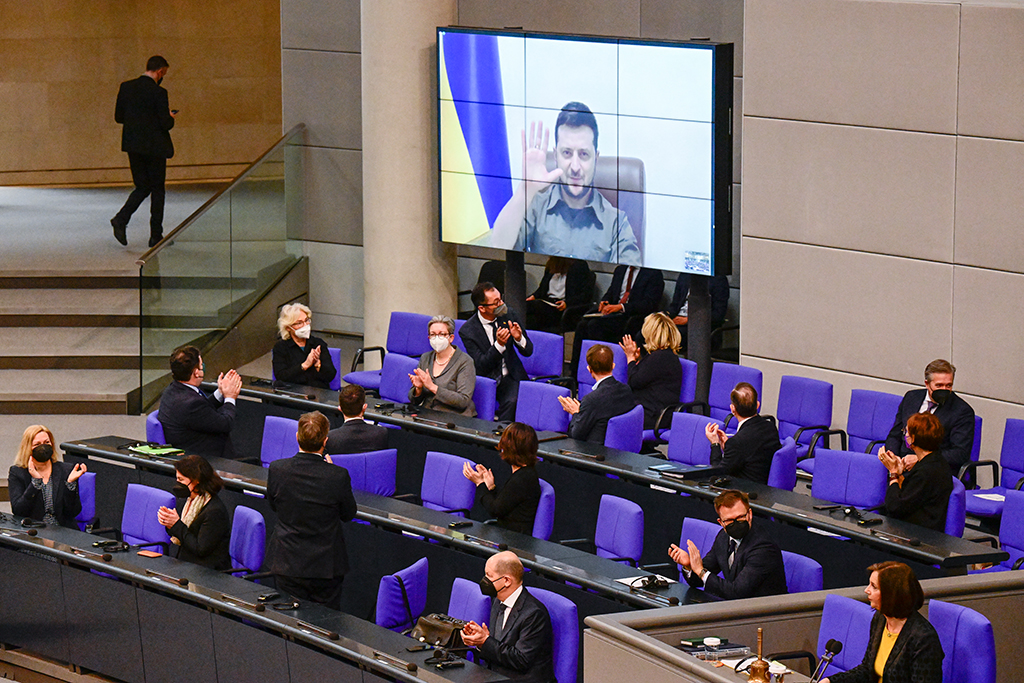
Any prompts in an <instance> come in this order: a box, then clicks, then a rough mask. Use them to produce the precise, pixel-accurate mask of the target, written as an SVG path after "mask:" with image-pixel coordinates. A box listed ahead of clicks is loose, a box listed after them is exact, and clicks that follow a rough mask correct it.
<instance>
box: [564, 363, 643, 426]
mask: <svg viewBox="0 0 1024 683" xmlns="http://www.w3.org/2000/svg"><path fill="white" fill-rule="evenodd" d="M614 359H615V356H614V355H612V350H611V349H610V348H608V347H607V346H605V345H604V344H594V345H593V346H591V347H590V350H589V351H587V371H588V372H589V373H590V376H591V377H593V378H594V388H593V390H591V392H590V393H589V394H587V395H586V396H584V397H583V400H582V401H578V400H577V399H575V398H568V397H566V396H559V397H558V402H559V403H561V404H562V410H564V411H565V412H567V413H569V414H570V415H572V419H570V420H569V429H568V434H569V438H571V439H577V440H579V441H589V442H591V443H599V444H603V443H604V436H605V434H606V433H607V431H608V420H610V419H611V418H613V417H616V416H618V415H622V414H623V413H628V412H629V411H631V410H633V408H635V407H636V399H635V398H634V397H633V392H632V391H631V390H630V388H629V387H628V386H627V385H625V384H623V383H622V382H620V381H619V380H617V379H615V378H614V377H612V370H613V369H614V368H615V360H614Z"/></svg>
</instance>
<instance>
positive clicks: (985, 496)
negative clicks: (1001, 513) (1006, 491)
mask: <svg viewBox="0 0 1024 683" xmlns="http://www.w3.org/2000/svg"><path fill="white" fill-rule="evenodd" d="M974 497H975V498H981V499H982V500H993V501H995V502H997V503H1002V502H1003V501H1005V500H1006V496H1004V495H1003V494H1001V493H975V494H974Z"/></svg>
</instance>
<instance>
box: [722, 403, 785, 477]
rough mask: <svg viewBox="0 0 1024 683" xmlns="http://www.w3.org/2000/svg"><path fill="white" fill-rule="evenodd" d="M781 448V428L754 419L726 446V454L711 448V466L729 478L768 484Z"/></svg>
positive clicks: (759, 416) (758, 417)
mask: <svg viewBox="0 0 1024 683" xmlns="http://www.w3.org/2000/svg"><path fill="white" fill-rule="evenodd" d="M780 448H782V444H781V443H780V442H779V428H778V427H776V426H775V423H774V422H772V421H771V420H769V419H768V418H766V417H763V416H761V415H754V416H753V417H751V418H750V419H748V420H747V421H746V422H744V423H743V426H742V427H740V429H739V431H737V432H736V433H735V434H733V435H732V436H730V437H729V439H728V441H726V442H725V452H724V453H723V452H722V449H721V448H720V447H719V446H714V445H713V446H711V465H712V466H717V467H721V468H722V469H723V470H724V473H725V474H728V475H730V476H733V477H740V478H742V479H749V480H750V481H756V482H760V483H762V484H767V483H768V473H769V472H770V471H771V468H772V456H774V455H775V451H777V450H779V449H780Z"/></svg>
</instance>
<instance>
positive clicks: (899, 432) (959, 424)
mask: <svg viewBox="0 0 1024 683" xmlns="http://www.w3.org/2000/svg"><path fill="white" fill-rule="evenodd" d="M927 393H928V390H927V389H914V390H912V391H908V392H907V393H906V395H904V396H903V401H901V402H900V407H899V410H897V411H896V420H895V422H894V423H893V425H892V429H891V430H889V436H888V437H886V439H885V447H886V448H887V449H888V450H890V451H892V452H893V453H895V454H896V455H898V456H900V457H901V458H902V457H903V456H904V455H907V454H908V453H912V452H913V451H911V450H910V449H909V448H907V442H906V441H904V440H903V428H904V427H906V426H907V420H908V419H910V416H911V415H913V414H914V413H917V412H920V410H921V404H922V403H924V397H925V396H926V395H927ZM935 417H937V418H939V422H940V423H942V428H943V429H944V430H945V431H946V436H945V437H944V438H943V439H942V446H941V450H942V455H944V456H945V458H946V462H948V463H949V466H950V468H951V469H952V471H953V474H956V473H957V472H959V471H960V467H961V466H963V465H965V464H967V462H968V461H969V460H970V459H971V449H972V448H974V408H972V407H971V406H970V404H968V403H967V401H965V400H963V399H962V398H960V397H959V396H957V395H956V394H955V393H954V394H952V395H951V396H950V397H949V400H948V401H946V402H945V403H943V404H942V405H941V406H939V407H938V408H936V409H935Z"/></svg>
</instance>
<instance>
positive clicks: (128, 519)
mask: <svg viewBox="0 0 1024 683" xmlns="http://www.w3.org/2000/svg"><path fill="white" fill-rule="evenodd" d="M160 506H164V507H168V508H171V509H172V510H173V509H174V496H173V495H172V494H171V493H169V492H167V491H164V490H162V489H157V488H153V487H152V486H144V485H143V484H128V492H127V493H126V494H125V496H124V512H123V513H122V514H121V535H122V537H123V538H124V542H125V543H127V544H129V545H145V544H147V543H170V542H171V537H170V536H168V535H167V529H166V528H164V526H163V525H162V524H160V522H159V521H158V520H157V518H156V512H157V510H159V509H160Z"/></svg>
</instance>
